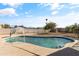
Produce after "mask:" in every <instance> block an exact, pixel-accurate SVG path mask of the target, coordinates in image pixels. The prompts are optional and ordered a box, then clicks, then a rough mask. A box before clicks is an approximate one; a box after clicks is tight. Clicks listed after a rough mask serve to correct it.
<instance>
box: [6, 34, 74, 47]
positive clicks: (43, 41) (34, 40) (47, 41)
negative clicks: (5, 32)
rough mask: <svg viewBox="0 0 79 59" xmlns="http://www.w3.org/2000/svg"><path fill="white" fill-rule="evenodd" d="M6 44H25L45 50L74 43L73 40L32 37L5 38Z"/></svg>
mask: <svg viewBox="0 0 79 59" xmlns="http://www.w3.org/2000/svg"><path fill="white" fill-rule="evenodd" d="M5 40H6V42H10V43H12V42H25V43H31V44H35V45H38V46H42V47H47V48H62V47H64V45H65V44H66V43H69V42H74V40H72V39H70V38H65V37H33V36H17V37H11V38H6V39H5Z"/></svg>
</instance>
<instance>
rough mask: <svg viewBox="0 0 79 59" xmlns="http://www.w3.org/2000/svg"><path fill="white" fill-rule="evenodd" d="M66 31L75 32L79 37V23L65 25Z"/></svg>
mask: <svg viewBox="0 0 79 59" xmlns="http://www.w3.org/2000/svg"><path fill="white" fill-rule="evenodd" d="M65 30H66V32H68V33H74V34H76V35H77V37H79V24H77V23H75V24H73V25H70V26H67V27H65Z"/></svg>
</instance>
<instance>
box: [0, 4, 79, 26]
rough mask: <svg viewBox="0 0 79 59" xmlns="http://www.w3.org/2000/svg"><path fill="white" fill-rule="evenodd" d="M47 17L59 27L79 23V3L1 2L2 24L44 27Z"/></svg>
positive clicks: (0, 22) (0, 19)
mask: <svg viewBox="0 0 79 59" xmlns="http://www.w3.org/2000/svg"><path fill="white" fill-rule="evenodd" d="M45 19H48V22H55V23H56V24H57V27H65V26H68V25H71V24H74V23H78V24H79V4H78V3H77V4H74V3H0V24H5V23H6V24H10V25H24V26H26V27H43V26H45V22H46V21H45Z"/></svg>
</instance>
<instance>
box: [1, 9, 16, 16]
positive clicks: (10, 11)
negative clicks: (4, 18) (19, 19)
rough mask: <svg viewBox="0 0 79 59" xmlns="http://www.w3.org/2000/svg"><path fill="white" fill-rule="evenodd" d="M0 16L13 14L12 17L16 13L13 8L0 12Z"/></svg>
mask: <svg viewBox="0 0 79 59" xmlns="http://www.w3.org/2000/svg"><path fill="white" fill-rule="evenodd" d="M0 14H4V15H11V14H14V15H16V11H15V9H13V8H5V9H1V10H0Z"/></svg>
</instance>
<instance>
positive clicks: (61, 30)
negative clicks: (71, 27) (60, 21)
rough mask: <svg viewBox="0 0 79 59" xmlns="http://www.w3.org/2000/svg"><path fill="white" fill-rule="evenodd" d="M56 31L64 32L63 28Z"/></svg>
mask: <svg viewBox="0 0 79 59" xmlns="http://www.w3.org/2000/svg"><path fill="white" fill-rule="evenodd" d="M57 31H58V32H65V31H66V30H65V28H57Z"/></svg>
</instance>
